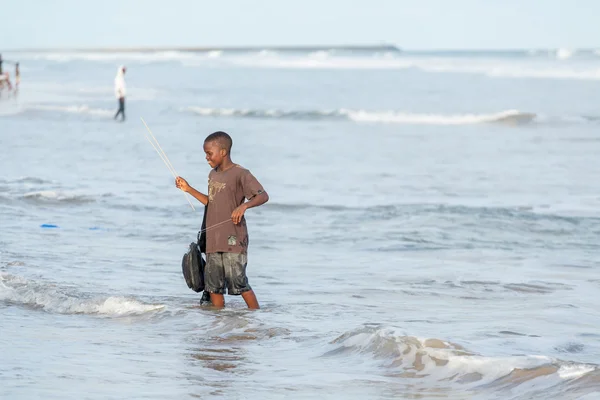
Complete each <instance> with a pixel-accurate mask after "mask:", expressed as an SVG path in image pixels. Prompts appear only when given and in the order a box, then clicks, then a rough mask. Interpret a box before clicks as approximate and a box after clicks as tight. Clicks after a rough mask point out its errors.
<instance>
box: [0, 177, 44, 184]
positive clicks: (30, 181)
mask: <svg viewBox="0 0 600 400" xmlns="http://www.w3.org/2000/svg"><path fill="white" fill-rule="evenodd" d="M0 183H6V184H15V183H16V184H26V185H27V184H32V185H42V184H49V183H53V181H51V180H48V179H44V178H38V177H36V176H21V177H18V178H14V179H6V178H0Z"/></svg>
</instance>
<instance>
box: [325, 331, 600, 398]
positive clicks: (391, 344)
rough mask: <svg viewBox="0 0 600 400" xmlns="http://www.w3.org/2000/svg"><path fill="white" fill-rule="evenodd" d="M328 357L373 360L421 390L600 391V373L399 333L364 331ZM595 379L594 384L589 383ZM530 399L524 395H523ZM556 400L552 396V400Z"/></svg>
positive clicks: (343, 340)
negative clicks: (488, 353)
mask: <svg viewBox="0 0 600 400" xmlns="http://www.w3.org/2000/svg"><path fill="white" fill-rule="evenodd" d="M330 346H331V349H330V350H328V351H327V352H325V353H324V354H323V355H322V356H323V357H341V356H352V355H359V356H361V357H364V356H368V357H372V358H373V359H375V360H377V361H379V362H380V364H381V365H382V366H383V367H384V368H387V369H389V370H390V374H391V375H392V376H397V377H398V378H401V379H412V380H414V381H415V385H419V383H420V384H423V385H424V386H426V387H427V386H429V385H431V384H432V381H433V382H435V384H436V385H444V384H446V385H458V386H459V387H461V388H462V389H463V390H472V391H474V392H475V393H477V392H478V391H483V392H488V393H489V392H492V393H494V392H496V391H503V390H504V389H506V388H508V387H511V388H512V389H513V390H514V389H515V388H516V387H517V386H522V387H523V389H522V390H524V391H526V392H527V394H529V395H531V396H533V395H537V394H538V393H543V392H544V391H546V394H547V395H549V394H550V393H558V392H560V391H561V390H567V389H568V390H569V392H570V393H577V394H579V395H581V394H586V393H593V392H597V391H598V390H600V387H599V385H598V382H597V379H598V377H599V375H600V367H599V366H598V365H595V364H582V363H575V362H567V361H562V360H557V359H554V358H552V357H547V356H526V355H522V356H507V357H486V356H482V355H479V354H476V353H474V352H471V351H469V350H467V349H465V348H464V347H462V346H460V345H458V344H455V343H451V342H449V341H445V340H440V339H435V338H433V339H432V338H430V339H424V338H418V337H414V336H406V335H400V334H398V333H397V332H396V331H395V330H394V329H385V328H381V327H373V326H370V327H363V328H359V329H356V330H353V331H350V332H346V333H344V334H343V335H341V336H339V337H337V338H336V339H334V340H333V341H332V342H331V343H330ZM586 377H591V378H592V379H590V380H589V381H587V380H586V379H585V378H586ZM519 394H520V395H524V394H525V393H523V392H522V391H521V392H520V393H519ZM549 397H551V396H549Z"/></svg>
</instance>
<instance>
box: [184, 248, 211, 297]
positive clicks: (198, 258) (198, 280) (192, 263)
mask: <svg viewBox="0 0 600 400" xmlns="http://www.w3.org/2000/svg"><path fill="white" fill-rule="evenodd" d="M205 265H206V262H205V261H204V258H202V254H201V253H200V250H199V249H198V244H197V243H195V242H192V243H190V247H189V248H188V251H187V253H185V254H184V255H183V260H182V261H181V269H182V270H183V277H184V278H185V283H187V285H188V287H189V288H190V289H192V290H193V291H194V292H196V293H197V292H201V291H203V290H204V266H205Z"/></svg>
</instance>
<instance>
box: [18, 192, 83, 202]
mask: <svg viewBox="0 0 600 400" xmlns="http://www.w3.org/2000/svg"><path fill="white" fill-rule="evenodd" d="M23 198H26V199H34V200H40V201H49V202H92V201H94V199H93V198H91V197H88V196H85V195H82V194H76V193H70V192H64V191H61V190H40V191H34V192H28V193H25V194H23Z"/></svg>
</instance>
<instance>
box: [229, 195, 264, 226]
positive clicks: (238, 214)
mask: <svg viewBox="0 0 600 400" xmlns="http://www.w3.org/2000/svg"><path fill="white" fill-rule="evenodd" d="M267 201H269V195H268V194H267V192H261V193H259V194H257V195H256V196H254V197H253V198H251V199H250V200H248V201H247V202H245V203H244V204H242V205H241V206H239V207H237V208H236V209H235V210H233V212H232V213H231V219H232V220H233V223H234V224H236V225H237V224H239V223H240V221H241V220H242V217H243V216H244V213H245V212H246V210H247V209H249V208H252V207H258V206H260V205H262V204H265V203H266V202H267Z"/></svg>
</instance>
